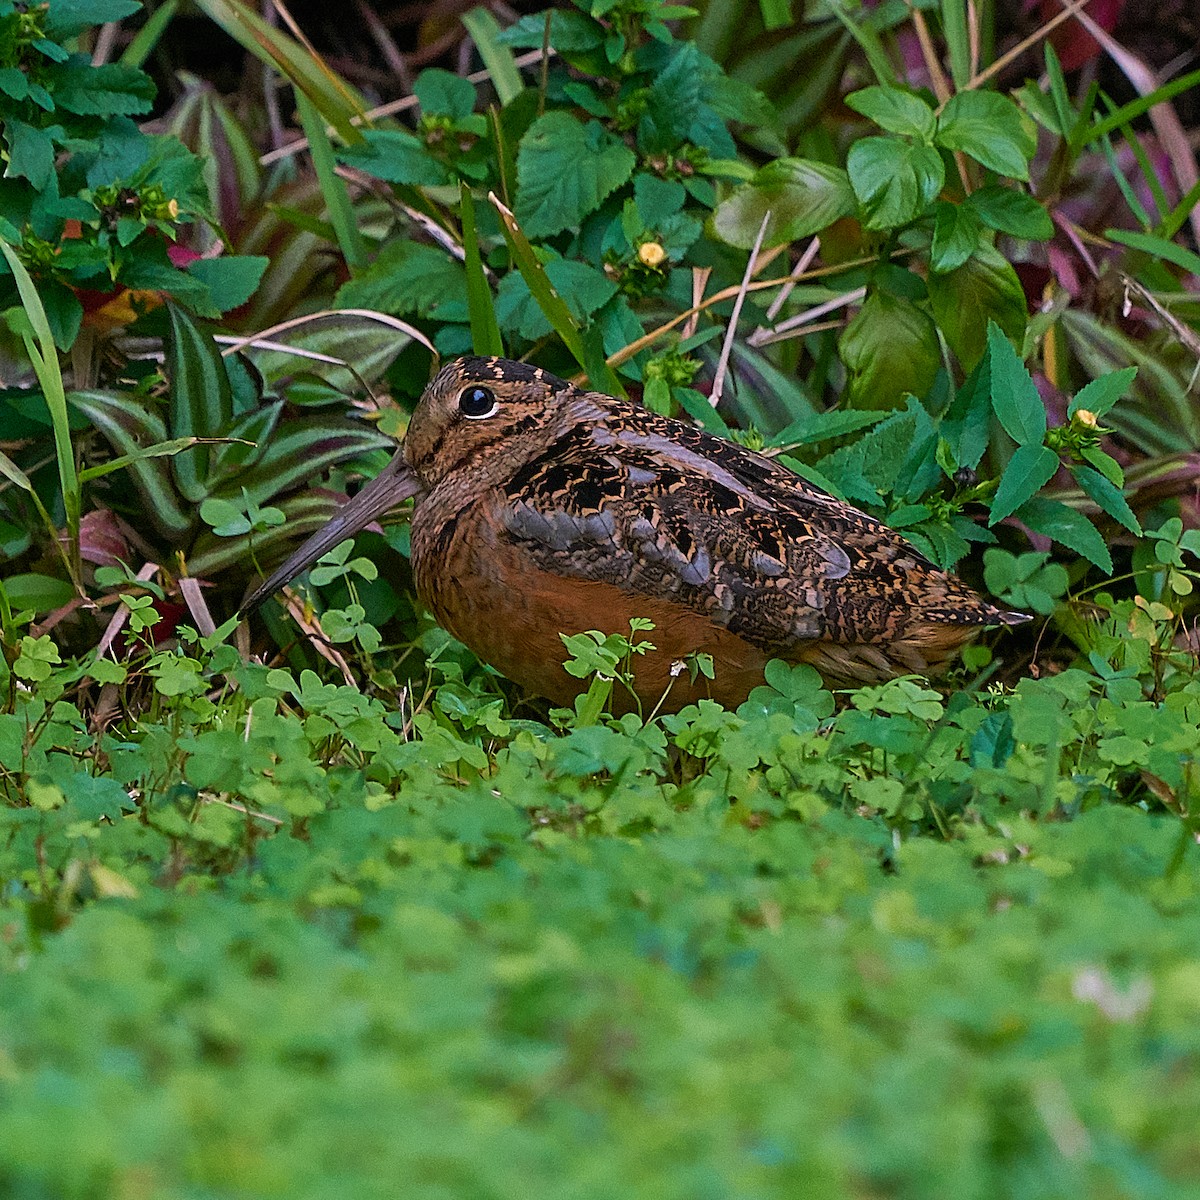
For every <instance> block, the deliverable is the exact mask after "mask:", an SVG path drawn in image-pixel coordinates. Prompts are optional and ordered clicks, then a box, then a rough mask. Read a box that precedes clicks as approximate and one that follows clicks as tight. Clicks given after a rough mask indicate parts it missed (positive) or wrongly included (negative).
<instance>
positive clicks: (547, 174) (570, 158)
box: [515, 112, 637, 238]
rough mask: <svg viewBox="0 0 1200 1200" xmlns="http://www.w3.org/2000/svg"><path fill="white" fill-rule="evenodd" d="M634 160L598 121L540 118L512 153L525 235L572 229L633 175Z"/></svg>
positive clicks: (559, 116)
mask: <svg viewBox="0 0 1200 1200" xmlns="http://www.w3.org/2000/svg"><path fill="white" fill-rule="evenodd" d="M636 162H637V159H636V157H635V155H634V153H633V151H632V150H630V149H629V147H628V146H626V145H625V143H624V142H622V141H621V140H620V139H619V138H616V137H613V135H612V134H610V133H609V132H608V131H607V130H605V128H604V126H603V125H601V124H600V123H599V122H598V121H588V122H587V123H586V124H581V123H580V122H579V121H577V120H575V118H574V117H572V116H570V115H569V114H567V113H564V112H549V113H546V115H545V116H542V117H539V118H538V119H537V120H536V121H534V123H533V124H532V125H531V126H530V127H529V130H528V131H527V132H526V134H525V136H524V137H523V138H522V139H521V145H520V149H519V150H518V151H517V203H516V211H515V215H516V219H517V221H518V222H519V224H520V226H521V228H522V229H523V230H524V232H525V235H526V236H527V237H532V238H544V237H551V236H553V235H554V234H556V233H561V232H562V231H563V230H564V229H572V228H575V227H576V226H578V225H579V223H580V222H581V221H582V220H583V218H584V217H586V216H588V215H589V214H590V213H593V212H595V211H596V209H597V208H599V207H600V205H601V204H602V203H603V201H604V199H605V197H606V196H608V195H609V194H610V193H611V192H613V191H614V190H615V189H616V188H619V187H620V186H621V185H622V184H623V183H625V182H626V180H628V178H629V177H630V175H632V174H633V168H634V164H635V163H636Z"/></svg>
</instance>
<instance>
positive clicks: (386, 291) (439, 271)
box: [337, 239, 467, 321]
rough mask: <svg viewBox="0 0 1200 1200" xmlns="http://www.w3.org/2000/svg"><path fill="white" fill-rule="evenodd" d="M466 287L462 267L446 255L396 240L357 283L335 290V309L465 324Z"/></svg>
mask: <svg viewBox="0 0 1200 1200" xmlns="http://www.w3.org/2000/svg"><path fill="white" fill-rule="evenodd" d="M466 287H467V283H466V274H465V272H464V270H463V266H462V264H461V263H459V262H456V261H455V260H454V259H452V258H451V257H450V256H449V255H448V254H446V253H445V251H443V250H439V249H438V248H437V247H436V246H429V245H425V244H424V243H422V242H412V241H407V240H400V239H397V240H396V241H392V242H389V243H388V244H387V245H386V246H385V247H384V249H383V252H382V253H381V254H380V255H379V257H378V258H377V259H376V260H375V261H374V262H373V263H372V264H371V265H370V266H369V267H368V268H367V269H366V270H365V271H364V272H363V273H362V274H361V275H360V276H359V277H358V278H357V279H352V280H350V282H349V283H346V284H344V285H343V286H342V287H341V288H340V289H339V291H338V294H337V303H338V306H339V307H341V308H375V309H379V310H380V311H381V312H386V313H392V314H393V315H395V316H404V315H406V314H415V315H416V316H419V317H434V316H436V317H437V318H439V319H440V320H446V319H447V318H452V319H453V320H455V321H464V320H466V319H467V309H466V304H465V303H464V296H465V294H466Z"/></svg>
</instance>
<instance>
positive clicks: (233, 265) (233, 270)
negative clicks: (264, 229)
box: [187, 254, 270, 313]
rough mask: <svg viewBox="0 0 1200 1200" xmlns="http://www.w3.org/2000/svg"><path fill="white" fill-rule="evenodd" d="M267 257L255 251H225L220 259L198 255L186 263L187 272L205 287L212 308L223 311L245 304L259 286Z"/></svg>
mask: <svg viewBox="0 0 1200 1200" xmlns="http://www.w3.org/2000/svg"><path fill="white" fill-rule="evenodd" d="M269 262H270V259H268V258H266V257H264V256H262V255H257V254H227V255H224V256H222V257H221V258H198V259H196V260H195V261H194V262H190V263H188V265H187V273H188V274H189V275H192V276H194V277H195V278H196V279H199V280H200V282H201V283H203V284H204V286H205V287H206V288H208V291H209V295H210V296H211V297H212V303H213V307H214V308H216V309H217V310H218V311H219V312H222V313H226V312H229V310H230V309H233V308H237V307H239V306H240V305H242V304H245V303H246V301H247V300H249V299H250V297H251V296H253V295H254V292H255V290H256V289H257V287H258V285H259V281H260V280H261V279H262V277H263V272H264V271H265V270H266V269H267V265H268V264H269Z"/></svg>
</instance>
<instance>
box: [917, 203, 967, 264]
mask: <svg viewBox="0 0 1200 1200" xmlns="http://www.w3.org/2000/svg"><path fill="white" fill-rule="evenodd" d="M978 248H979V222H978V221H977V220H976V219H975V216H974V214H973V213H972V212H971V210H970V209H969V208H968V207H967V206H966V205H965V204H948V203H945V202H943V201H938V203H937V205H936V206H935V207H934V219H933V245H932V248H931V249H930V252H929V265H930V267H931V268H932V270H934V271H936V272H938V273H940V274H945V273H946V272H947V271H953V270H956V269H957V268H958V267H961V266H962V265H963V263H965V262H966V261H967V259H969V258H970V257H971V255H972V254H973V253H974V252H975V251H976V250H977V249H978Z"/></svg>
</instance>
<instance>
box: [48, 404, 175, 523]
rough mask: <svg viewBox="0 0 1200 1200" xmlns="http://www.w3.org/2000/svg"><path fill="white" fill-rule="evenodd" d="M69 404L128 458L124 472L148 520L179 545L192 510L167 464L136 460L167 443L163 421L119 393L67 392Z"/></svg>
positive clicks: (163, 461)
mask: <svg viewBox="0 0 1200 1200" xmlns="http://www.w3.org/2000/svg"><path fill="white" fill-rule="evenodd" d="M67 400H68V401H69V402H70V404H71V406H72V407H73V408H75V409H77V410H78V411H79V412H82V413H84V414H85V415H86V416H87V418H88V419H89V420H90V421H91V423H92V424H93V425H94V426H95V427H96V428H97V429H98V430H99V431H100V432H101V433H102V434H103V435H104V437H105V439H106V440H107V441H108V443H109V445H110V446H112V448H113V449H114V450H115V451H116V452H117V453H118V454H119V455H122V456H128V457H129V466H128V468H127V470H128V472H129V476H130V478H131V479H132V480H133V483H134V486H135V487H136V488H137V490H138V492H139V493H140V495H141V497H142V500H143V506H144V511H145V514H146V520H147V521H148V522H149V523H150V524H151V525H152V526H153V528H154V529H155V530H157V532H158V533H159V535H160V536H162V537H163V538H165V539H166V540H167V541H169V542H179V541H181V540H182V539H183V538H184V537H185V536H186V534H187V533H188V531H189V530H190V529H191V528H192V526H193V524H194V523H195V520H196V511H195V507H194V506H193V505H191V504H187V503H184V502H183V501H182V499H181V498H180V495H179V492H178V489H177V488H176V486H175V482H174V480H173V479H172V476H171V468H170V464H169V463H168V462H166V461H165V460H164V459H158V458H155V459H149V460H147V459H143V458H139V457H137V455H138V452H139V451H140V450H141V449H142V447H143V446H147V445H160V444H162V443H163V442H166V441H168V440H169V439H168V435H167V427H166V424H165V423H164V421H163V419H162V417H161V416H159V414H158V413H157V412H155V411H153V410H151V409H150V408H149V407H148V406H147V405H146V403H145V401H144V400H142V399H140V398H138V397H135V396H130V395H124V394H122V393H117V392H101V391H87V392H71V393H70V394H69V395H68V396H67Z"/></svg>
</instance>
